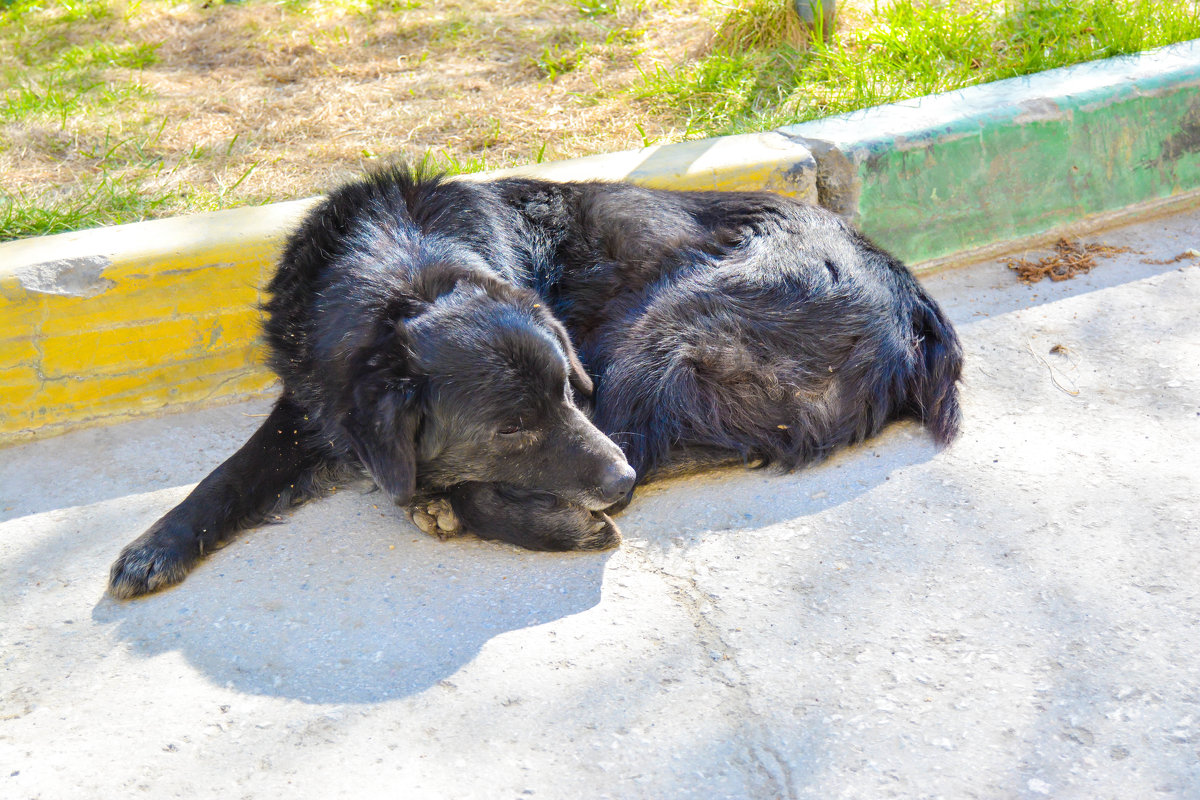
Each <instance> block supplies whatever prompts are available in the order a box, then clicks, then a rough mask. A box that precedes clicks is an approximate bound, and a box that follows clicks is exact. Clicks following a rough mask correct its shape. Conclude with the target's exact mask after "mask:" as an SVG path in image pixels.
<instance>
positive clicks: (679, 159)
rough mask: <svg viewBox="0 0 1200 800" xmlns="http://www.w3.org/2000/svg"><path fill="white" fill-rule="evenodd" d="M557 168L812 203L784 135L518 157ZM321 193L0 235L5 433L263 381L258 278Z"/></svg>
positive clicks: (1, 417) (239, 390) (154, 407)
mask: <svg viewBox="0 0 1200 800" xmlns="http://www.w3.org/2000/svg"><path fill="white" fill-rule="evenodd" d="M507 175H525V176H532V177H540V178H546V179H551V180H626V181H630V182H633V183H638V184H641V185H645V186H652V187H657V188H675V189H721V190H732V189H764V188H765V189H771V190H774V191H779V192H782V193H786V194H791V195H794V196H797V197H800V198H803V199H806V200H809V201H813V202H815V201H816V183H815V176H816V163H815V161H814V160H813V157H812V155H811V154H810V153H809V152H808V150H806V149H805V148H804V147H803V146H801V145H798V144H796V143H794V142H792V141H791V140H789V139H788V138H787V137H784V136H782V135H779V134H776V133H764V134H747V135H744V136H729V137H723V138H719V139H706V140H700V141H694V142H684V143H682V144H676V145H666V146H660V147H649V148H646V149H643V150H633V151H628V152H623V153H612V154H608V155H602V156H590V157H587V158H580V159H575V160H572V161H563V162H557V163H550V164H540V165H536V166H532V167H523V168H518V169H514V170H504V171H501V172H493V173H485V174H481V175H472V176H464V178H466V179H484V178H490V177H500V176H507ZM316 202H317V199H316V198H311V199H308V200H298V201H293V202H289V203H278V204H275V205H270V206H262V207H257V208H239V209H231V210H228V211H218V212H215V213H211V214H197V215H194V216H188V217H179V218H175V219H165V220H155V221H151V222H140V223H136V224H132V225H121V226H117V227H113V228H100V229H96V230H90V231H80V232H77V233H67V234H61V235H58V236H47V237H42V238H38V239H26V240H21V241H16V242H8V243H4V244H0V444H2V443H9V442H13V441H17V440H20V439H26V438H30V437H33V436H44V435H49V434H54V433H61V432H63V431H66V430H69V429H71V428H76V427H81V426H84V425H90V424H96V423H100V422H111V421H116V420H119V419H125V418H129V417H134V416H139V415H143V414H147V413H154V412H159V411H163V410H180V409H184V408H188V407H194V406H199V405H207V404H213V403H217V402H230V401H233V400H237V399H241V398H245V397H249V396H253V395H258V394H262V393H263V392H264V391H265V390H267V389H268V388H269V387H270V386H271V385H272V383H273V382H274V379H273V376H272V375H271V374H270V373H269V372H267V371H266V370H265V369H264V368H263V367H262V366H261V358H260V357H259V355H260V354H259V352H258V347H259V344H258V334H259V312H258V303H259V302H260V301H261V299H262V297H261V295H260V291H261V287H262V286H263V284H264V283H265V281H266V280H267V278H268V277H269V275H270V273H271V270H272V268H273V266H274V264H275V261H276V259H277V258H278V255H279V250H280V248H281V246H282V245H283V242H284V241H285V239H286V237H287V234H288V233H289V232H290V231H291V230H292V229H293V228H294V227H295V226H296V224H297V223H298V222H299V220H300V219H301V217H302V216H303V214H304V213H305V212H306V211H307V210H308V209H309V208H311V207H312V205H313V204H314V203H316Z"/></svg>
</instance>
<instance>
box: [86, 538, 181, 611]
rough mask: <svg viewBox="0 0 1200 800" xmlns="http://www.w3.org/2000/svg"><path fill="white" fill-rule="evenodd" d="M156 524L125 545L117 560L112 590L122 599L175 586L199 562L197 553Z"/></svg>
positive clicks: (110, 587)
mask: <svg viewBox="0 0 1200 800" xmlns="http://www.w3.org/2000/svg"><path fill="white" fill-rule="evenodd" d="M164 534H165V530H164V529H163V528H162V527H160V526H159V525H155V526H154V527H153V528H151V529H150V530H148V531H146V532H145V533H144V534H142V535H141V536H139V537H138V538H137V539H135V540H134V541H133V542H131V543H129V544H128V545H126V546H125V549H124V550H122V551H121V555H119V556H117V560H116V561H114V562H113V565H112V570H111V571H110V572H109V576H108V591H109V594H111V595H112V596H113V597H115V598H117V599H118V600H128V599H129V598H131V597H137V596H138V595H143V594H149V593H150V592H154V591H157V590H159V589H163V588H165V587H167V586H174V585H175V584H177V583H179V582H180V581H182V580H183V579H184V578H185V577H186V576H187V574H188V572H190V571H191V569H192V566H193V565H194V564H195V563H196V555H195V554H194V553H193V552H190V551H189V550H188V549H187V548H185V547H181V546H180V543H179V542H178V541H176V540H175V537H171V536H169V535H164Z"/></svg>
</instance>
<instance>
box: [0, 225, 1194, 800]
mask: <svg viewBox="0 0 1200 800" xmlns="http://www.w3.org/2000/svg"><path fill="white" fill-rule="evenodd" d="M1095 238H1096V239H1097V240H1100V241H1104V242H1106V243H1108V244H1113V245H1128V246H1130V247H1132V248H1134V249H1135V250H1140V251H1144V252H1143V253H1129V254H1125V255H1121V256H1118V257H1116V258H1113V259H1111V260H1105V261H1102V262H1101V264H1100V266H1099V267H1098V268H1097V269H1096V270H1095V271H1094V272H1093V273H1091V274H1090V275H1086V276H1082V277H1080V278H1077V279H1075V280H1072V281H1067V282H1064V283H1060V284H1045V283H1044V284H1040V285H1037V286H1033V287H1026V286H1021V285H1020V284H1018V283H1017V282H1016V280H1015V278H1014V277H1013V276H1012V274H1011V273H1009V272H1008V271H1007V270H1006V269H1005V268H1004V267H1002V266H1001V265H999V264H997V263H995V262H991V263H984V264H979V265H976V266H973V267H970V268H966V269H961V270H956V271H949V272H945V273H942V274H939V275H934V276H930V277H928V278H926V283H927V284H928V285H929V286H930V287H931V289H932V291H933V292H934V294H935V295H936V296H937V297H938V298H939V299H940V300H941V301H942V302H943V303H944V304H945V305H946V307H947V309H948V311H949V312H950V314H951V316H952V317H953V318H954V320H955V321H956V323H957V325H958V327H959V330H960V333H961V335H962V337H963V340H964V343H965V346H966V349H967V352H968V358H969V361H968V368H967V376H966V385H965V389H964V405H965V413H966V418H965V424H964V433H963V436H962V438H961V440H960V441H959V442H957V443H956V444H955V445H954V446H953V447H952V448H950V449H949V450H947V451H944V452H940V453H939V452H938V451H936V450H935V449H934V448H933V447H932V445H931V444H930V442H929V440H928V439H927V437H926V436H925V435H924V434H923V432H922V431H920V429H918V428H917V427H916V426H914V425H911V424H898V425H894V426H892V427H891V428H889V429H888V430H887V431H886V432H885V433H884V434H883V435H882V436H880V437H879V438H877V439H875V440H873V441H871V442H868V443H867V444H865V445H864V446H861V447H858V448H855V449H852V450H850V451H847V452H844V453H842V454H840V455H838V456H837V457H835V458H834V459H832V460H831V461H830V462H828V463H826V464H823V465H821V466H819V467H816V468H814V469H810V470H807V471H804V472H801V473H798V474H796V475H791V476H779V475H774V474H769V473H762V472H746V471H740V470H728V471H722V472H717V473H712V474H706V475H702V476H699V477H696V478H690V479H687V480H682V481H675V482H671V483H665V484H661V485H655V486H651V487H648V488H647V489H646V490H645V491H643V492H642V494H641V496H640V497H639V499H638V500H637V501H636V502H635V503H634V505H633V506H632V507H631V508H630V510H629V511H628V512H626V513H625V514H624V515H622V517H621V519H620V524H621V526H622V529H623V530H624V532H625V535H626V542H625V544H624V546H623V547H622V548H621V549H620V550H618V551H615V552H612V553H600V554H576V555H565V556H564V555H550V554H544V553H529V552H524V551H520V550H516V549H514V548H510V547H507V546H504V545H498V544H494V543H487V542H480V541H476V540H472V539H467V538H463V539H456V540H452V541H449V542H439V541H436V540H434V539H431V538H428V537H425V536H424V535H422V534H420V533H419V532H418V531H417V530H416V529H415V528H414V527H413V526H412V525H411V524H410V523H409V522H407V520H405V519H404V515H403V513H402V512H401V511H400V510H398V509H393V508H389V507H386V506H385V505H383V504H382V503H381V498H380V495H379V494H378V493H377V492H376V493H371V492H369V491H368V489H369V487H365V486H347V487H342V488H341V489H340V490H339V491H337V492H335V493H334V494H333V496H331V497H329V498H328V499H326V500H323V501H320V502H317V503H314V504H310V505H308V506H305V507H303V508H301V509H298V510H296V511H295V512H294V513H291V514H289V515H288V516H287V519H286V521H285V523H284V524H279V525H271V526H267V527H265V528H261V529H258V530H255V531H252V532H250V533H248V534H246V535H244V536H243V537H241V538H240V539H238V540H237V541H236V542H235V543H234V544H232V545H231V546H229V547H228V548H226V549H225V550H223V551H221V552H218V553H216V554H215V555H213V556H212V557H211V558H209V559H208V560H207V561H206V562H205V563H204V564H203V565H201V566H200V567H199V568H198V569H197V570H196V572H195V573H193V575H192V576H191V577H190V578H189V579H188V580H187V581H186V582H185V583H184V584H182V585H181V586H180V587H179V588H177V589H173V590H171V591H168V592H164V593H161V594H158V595H154V596H151V597H149V598H146V599H144V600H139V601H136V602H131V603H116V602H114V601H112V600H109V599H107V598H105V597H104V595H103V587H104V582H105V577H106V572H107V568H108V564H109V563H110V561H111V560H112V558H113V557H115V555H116V553H117V552H118V551H119V549H120V548H121V546H122V545H123V544H125V542H126V541H128V540H129V539H131V538H133V537H134V536H136V535H137V534H138V533H140V532H141V530H143V529H144V528H145V527H146V526H147V525H149V524H150V523H151V522H153V520H154V519H155V518H156V517H158V516H159V515H160V514H162V513H163V512H164V511H165V510H166V509H168V508H169V507H170V506H171V505H172V504H173V503H175V502H177V501H178V500H180V499H181V498H182V497H183V496H184V495H185V494H186V492H187V491H188V489H189V488H190V486H191V485H193V484H194V483H195V482H196V481H197V480H199V479H200V478H201V477H203V475H204V474H205V473H206V472H207V471H208V470H209V469H211V467H212V466H214V465H215V464H216V463H218V462H219V461H220V460H221V459H222V458H224V457H225V456H227V455H228V454H229V453H231V452H232V451H233V450H234V449H235V448H236V447H237V446H238V445H239V444H240V443H241V442H242V441H243V440H244V438H245V437H246V436H247V435H248V434H249V432H250V431H251V430H253V428H254V427H255V426H256V425H257V423H258V421H259V418H258V416H257V415H259V414H262V413H264V411H265V406H264V405H263V404H261V403H258V404H250V405H239V406H230V407H225V408H217V409H209V410H205V411H201V412H195V413H191V414H186V415H176V416H171V417H163V418H158V419H148V420H142V421H138V422H135V423H129V424H125V425H121V426H113V427H108V428H98V429H91V430H85V431H80V432H76V433H73V434H68V435H65V436H61V437H58V438H54V439H48V440H45V441H41V442H36V443H31V444H26V445H20V446H16V447H11V448H8V449H6V450H3V451H0V591H2V592H3V595H2V596H3V598H4V606H3V607H4V611H3V613H2V614H0V795H2V796H4V797H6V798H7V797H12V798H44V799H47V800H48V799H49V798H74V797H104V796H119V795H125V794H128V793H132V792H147V793H149V794H152V795H153V796H156V797H166V796H181V797H221V798H227V797H238V798H241V797H249V798H274V797H279V796H284V795H286V796H289V797H300V798H309V797H311V798H322V799H323V800H324V798H338V797H354V798H360V797H374V796H383V795H386V796H401V797H406V798H425V797H428V798H446V797H454V798H471V797H478V798H495V797H511V798H520V797H587V798H602V797H613V798H667V797H669V798H705V800H708V799H709V798H725V797H728V798H776V797H789V798H798V797H814V798H833V797H852V798H854V797H862V798H884V797H937V796H944V797H1031V798H1037V797H1058V798H1064V797H1065V798H1071V797H1079V798H1094V797H1164V798H1170V797H1180V798H1183V797H1195V796H1197V794H1200V624H1198V623H1200V592H1198V590H1197V583H1196V575H1197V574H1200V544H1198V543H1197V541H1196V537H1195V534H1196V531H1197V530H1198V529H1200V500H1198V498H1200V483H1198V482H1197V478H1196V475H1197V474H1198V473H1200V455H1198V453H1200V402H1198V396H1200V311H1198V310H1197V309H1200V265H1197V262H1196V261H1195V260H1190V259H1189V260H1184V261H1181V262H1178V263H1175V264H1169V265H1164V264H1146V263H1143V259H1146V258H1150V259H1159V260H1165V259H1169V258H1172V257H1174V256H1175V255H1177V254H1179V253H1183V252H1185V251H1186V250H1188V249H1193V248H1198V247H1200V211H1197V212H1191V213H1187V214H1181V215H1176V216H1172V217H1167V218H1162V219H1154V220H1146V221H1144V222H1142V223H1140V224H1137V225H1132V226H1129V227H1126V228H1123V229H1121V230H1119V231H1112V232H1109V233H1105V234H1102V235H1099V236H1097V237H1095Z"/></svg>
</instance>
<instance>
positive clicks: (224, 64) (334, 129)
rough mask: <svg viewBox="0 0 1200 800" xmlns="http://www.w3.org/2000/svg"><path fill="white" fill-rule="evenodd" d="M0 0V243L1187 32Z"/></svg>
mask: <svg viewBox="0 0 1200 800" xmlns="http://www.w3.org/2000/svg"><path fill="white" fill-rule="evenodd" d="M790 6H791V0H447V1H446V2H432V0H124V1H123V2H119V1H113V2H107V1H105V0H60V1H59V2H54V3H50V2H45V0H0V241H2V240H5V239H12V238H20V237H24V236H36V235H42V234H48V233H55V232H60V231H65V230H73V229H77V228H83V227H89V226H94V225H108V224H115V223H121V222H131V221H135V220H139V219H146V218H152V217H158V216H166V215H172V214H180V213H187V212H191V211H205V210H211V209H215V208H229V207H235V206H238V205H244V204H255V203H264V202H269V201H271V200H278V199H287V198H292V197H297V196H305V195H311V194H316V193H318V192H321V191H326V190H328V189H329V188H331V187H332V186H333V185H336V184H337V183H340V182H342V181H343V180H345V179H346V178H348V177H351V176H353V175H356V174H359V173H360V172H361V171H362V169H363V168H365V167H369V166H370V165H372V164H375V163H380V162H387V161H392V160H397V159H402V160H406V161H408V162H410V163H422V164H424V165H425V166H426V167H430V168H435V169H438V170H442V171H446V172H450V173H461V172H474V171H479V170H483V169H490V168H498V167H508V166H513V165H516V164H521V163H537V162H541V161H544V160H553V159H561V158H571V157H574V156H580V155H587V154H590V153H595V152H605V151H613V150H621V149H627V148H633V147H640V146H644V145H646V144H650V143H666V142H672V141H679V140H681V139H687V138H695V137H701V136H714V135H721V134H728V133H739V132H744V131H751V130H762V129H767V128H771V127H775V126H778V125H783V124H788V123H794V122H800V121H804V120H808V119H813V118H816V117H821V116H826V115H830V114H836V113H840V112H844V111H851V110H855V109H858V108H862V107H866V106H871V105H876V104H879V103H886V102H892V101H895V100H901V99H906V98H910V97H915V96H920V95H923V94H928V93H932V92H940V91H946V90H949V89H954V88H959V87H962V86H967V85H971V84H975V83H982V82H985V81H991V80H996V79H1000V78H1007V77H1012V76H1015V75H1023V74H1027V73H1030V72H1037V71H1040V70H1044V69H1049V68H1052V67H1057V66H1062V65H1066V64H1071V63H1076V62H1080V61H1087V60H1092V59H1097V58H1105V57H1108V56H1112V55H1117V54H1121V53H1131V52H1136V51H1139V50H1144V49H1148V48H1151V47H1155V46H1158V45H1162V44H1168V43H1171V42H1176V41H1181V40H1185V39H1192V38H1200V0H1174V2H1172V1H1171V0H1109V2H1103V3H1101V2H1097V0H885V1H884V2H876V0H839V3H838V6H839V16H838V20H837V25H836V28H835V29H833V32H832V33H831V34H830V35H828V36H825V35H823V34H820V33H817V34H813V33H810V32H809V30H808V29H807V28H805V27H804V26H802V25H801V24H799V22H798V20H797V19H796V18H795V16H794V14H793V13H792V12H791V10H790Z"/></svg>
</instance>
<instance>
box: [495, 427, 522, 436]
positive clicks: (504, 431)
mask: <svg viewBox="0 0 1200 800" xmlns="http://www.w3.org/2000/svg"><path fill="white" fill-rule="evenodd" d="M520 432H521V426H520V425H505V426H504V427H503V428H501V429H500V430H498V431H496V433H498V434H500V435H501V436H512V435H513V434H514V433H520Z"/></svg>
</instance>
